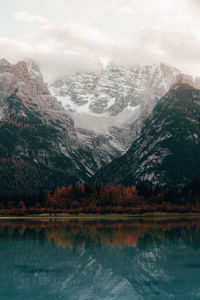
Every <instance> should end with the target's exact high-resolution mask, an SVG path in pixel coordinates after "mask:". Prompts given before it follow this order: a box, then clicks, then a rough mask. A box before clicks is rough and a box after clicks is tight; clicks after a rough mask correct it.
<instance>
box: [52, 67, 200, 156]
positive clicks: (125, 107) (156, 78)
mask: <svg viewBox="0 0 200 300" xmlns="http://www.w3.org/2000/svg"><path fill="white" fill-rule="evenodd" d="M179 80H181V81H183V80H184V81H188V82H190V83H193V84H195V83H194V82H193V79H192V77H190V76H186V75H182V74H181V72H180V71H179V70H177V69H176V68H174V67H169V66H167V65H164V64H160V65H150V66H139V65H134V66H132V67H123V66H116V65H114V64H109V65H108V66H107V67H106V68H105V69H104V70H102V72H101V73H100V74H76V75H73V76H68V77H65V78H62V79H59V80H57V81H55V82H54V83H53V84H52V85H51V86H50V91H51V93H52V94H53V95H54V96H56V97H57V99H58V100H59V101H60V102H61V103H62V105H63V106H64V108H65V109H66V110H68V111H69V112H70V114H71V116H72V118H73V120H74V122H75V127H76V129H77V131H78V132H79V134H80V136H81V135H82V132H83V129H84V135H83V136H82V137H81V138H82V140H87V139H88V135H91V132H93V134H95V136H96V135H99V134H101V135H104V136H107V137H108V139H107V144H106V145H104V146H105V147H106V148H108V147H109V148H110V150H111V151H112V149H113V147H114V149H115V151H116V153H117V155H118V154H119V155H120V154H123V153H125V152H126V151H127V149H128V148H129V146H130V145H131V143H132V142H133V141H134V140H135V139H136V137H137V136H138V134H139V133H140V130H141V128H142V125H143V121H144V120H145V119H146V118H147V117H148V116H149V114H150V113H151V111H152V110H153V108H154V106H155V105H156V103H157V101H158V100H159V99H160V98H161V97H162V96H163V95H164V94H165V93H166V92H167V91H168V90H169V88H170V87H171V86H172V85H173V84H174V83H175V82H177V81H179ZM87 131H88V133H87ZM102 151H104V149H103V146H102ZM105 155H107V154H106V153H105ZM108 161H109V158H108Z"/></svg>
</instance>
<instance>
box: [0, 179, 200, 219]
mask: <svg viewBox="0 0 200 300" xmlns="http://www.w3.org/2000/svg"><path fill="white" fill-rule="evenodd" d="M188 212H192V213H198V212H200V184H199V183H198V182H192V183H191V184H190V185H188V186H185V187H183V188H181V189H178V188H177V187H172V188H169V189H164V190H163V189H161V188H159V187H158V186H150V185H145V184H144V183H140V184H138V185H137V186H128V187H126V186H123V185H121V184H120V185H117V186H110V185H105V186H99V185H98V186H90V185H85V184H80V185H77V184H71V185H69V186H63V187H57V188H56V189H55V190H54V191H53V192H47V193H45V192H43V191H41V192H40V193H37V194H31V195H30V194H26V193H24V194H22V193H21V194H13V193H12V194H4V193H2V194H1V193H0V215H32V214H49V215H57V214H70V215H79V214H100V215H102V214H127V215H135V214H145V213H188Z"/></svg>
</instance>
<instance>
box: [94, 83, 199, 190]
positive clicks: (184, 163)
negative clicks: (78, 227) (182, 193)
mask: <svg viewBox="0 0 200 300" xmlns="http://www.w3.org/2000/svg"><path fill="white" fill-rule="evenodd" d="M192 180H198V181H199V180H200V90H199V89H195V88H194V87H192V86H190V85H188V84H185V83H176V84H175V85H174V86H173V87H172V88H171V89H170V90H169V91H168V92H167V94H166V95H165V96H164V97H162V98H161V99H160V101H159V102H158V104H157V105H156V107H155V108H154V110H153V112H152V114H151V115H150V116H149V118H147V120H146V121H145V124H144V127H143V128H142V131H141V135H140V137H139V138H138V139H137V140H136V141H135V142H134V143H133V144H132V146H131V147H130V149H129V150H128V152H127V153H126V154H125V155H124V156H122V157H120V158H118V159H116V160H114V161H113V162H112V163H111V164H109V165H108V166H106V167H105V168H102V169H101V170H99V171H98V172H97V174H96V176H95V177H94V178H93V179H92V181H93V183H94V182H95V183H98V184H99V183H101V184H105V183H112V184H113V183H114V184H118V183H122V184H125V185H131V184H135V183H138V182H140V181H144V182H150V183H153V184H158V185H160V186H163V187H165V186H183V185H184V184H189V183H191V181H192Z"/></svg>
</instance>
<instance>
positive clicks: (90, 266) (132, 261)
mask: <svg viewBox="0 0 200 300" xmlns="http://www.w3.org/2000/svg"><path fill="white" fill-rule="evenodd" d="M0 268H1V272H0V300H8V299H9V300H11V299H12V300H13V299H15V300H25V299H26V300H31V299H35V300H36V299H38V300H45V299H49V300H57V299H58V300H59V299H66V300H90V299H91V300H111V299H112V300H114V299H115V300H126V299H127V300H129V299H130V300H133V299H150V300H151V299H159V300H162V299H181V300H184V299H186V300H192V299H200V219H198V218H185V219H163V218H154V219H150V218H146V219H121V220H120V219H111V220H109V219H106V220H103V219H102V220H93V219H63V220H60V219H59V220H56V219H46V220H45V219H41V220H34V219H32V220H0Z"/></svg>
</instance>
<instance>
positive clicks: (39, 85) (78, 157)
mask: <svg viewBox="0 0 200 300" xmlns="http://www.w3.org/2000/svg"><path fill="white" fill-rule="evenodd" d="M0 141H1V143H0V158H1V167H0V179H1V180H0V181H1V191H2V192H3V191H5V192H16V191H17V192H21V193H22V192H36V191H38V190H40V189H43V190H51V189H54V188H55V187H56V186H57V185H58V184H59V185H64V184H69V183H73V182H77V181H84V180H86V179H87V177H88V176H90V175H91V173H90V172H89V169H88V168H87V164H88V165H90V164H91V165H92V167H93V168H94V164H95V162H94V161H93V158H90V155H89V154H90V153H89V150H88V147H87V146H85V145H84V144H83V143H82V141H80V139H78V137H77V134H76V131H75V129H74V122H73V120H72V118H71V117H70V116H69V115H68V113H67V112H66V111H65V110H64V109H63V107H62V105H61V104H59V103H58V101H57V99H56V98H55V97H53V96H51V95H50V92H49V90H48V88H47V85H46V84H45V83H44V82H43V80H42V79H41V77H39V78H38V77H37V76H35V77H33V76H32V75H31V74H30V73H29V70H28V65H27V63H26V62H24V61H22V62H18V63H17V64H16V65H11V64H9V63H8V62H6V61H5V60H2V61H1V62H0Z"/></svg>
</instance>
